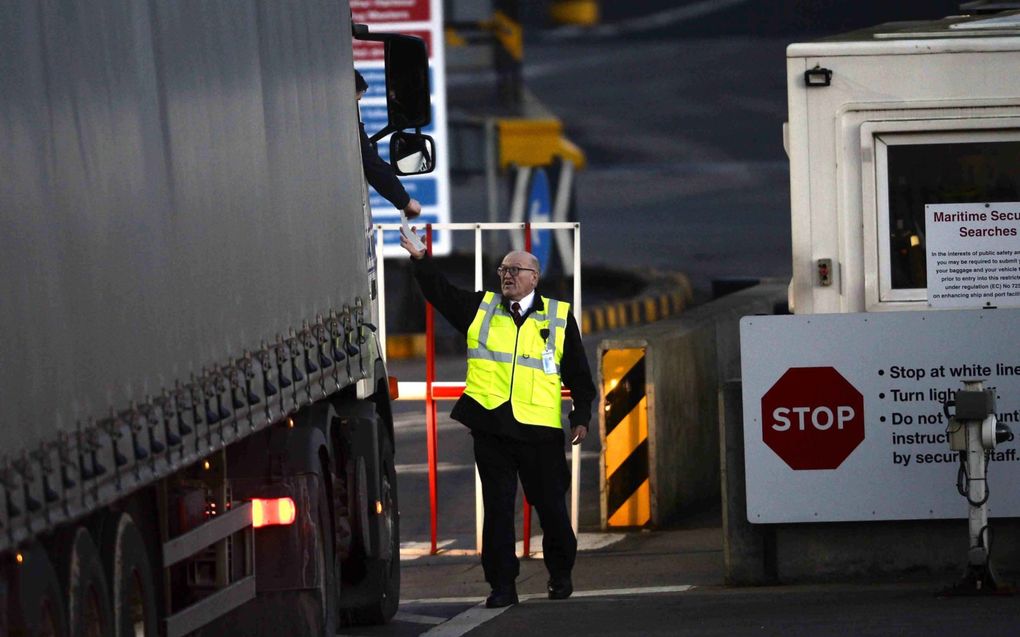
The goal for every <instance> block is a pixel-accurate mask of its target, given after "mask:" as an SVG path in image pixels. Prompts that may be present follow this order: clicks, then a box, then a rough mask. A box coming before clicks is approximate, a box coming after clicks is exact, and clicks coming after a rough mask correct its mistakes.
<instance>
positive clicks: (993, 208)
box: [924, 202, 1020, 308]
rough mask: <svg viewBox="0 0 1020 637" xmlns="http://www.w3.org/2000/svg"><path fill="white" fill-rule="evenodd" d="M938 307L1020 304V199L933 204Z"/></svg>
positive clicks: (933, 289) (931, 243)
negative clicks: (999, 201) (1017, 200)
mask: <svg viewBox="0 0 1020 637" xmlns="http://www.w3.org/2000/svg"><path fill="white" fill-rule="evenodd" d="M924 216H925V251H926V253H927V268H928V304H929V305H931V306H932V307H947V308H981V307H1017V306H1020V203H1016V202H1011V203H960V204H927V205H926V206H925V207H924Z"/></svg>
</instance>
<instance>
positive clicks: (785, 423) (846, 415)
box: [761, 367, 864, 471]
mask: <svg viewBox="0 0 1020 637" xmlns="http://www.w3.org/2000/svg"><path fill="white" fill-rule="evenodd" d="M761 417H762V418H761V425H762V441H764V443H765V444H766V445H768V446H769V448H770V449H772V451H775V452H776V455H778V456H779V457H780V458H782V459H783V461H784V462H786V464H788V465H790V468H791V469H794V470H797V471H800V470H804V469H835V468H836V467H838V466H839V465H840V464H842V462H843V461H844V460H846V459H847V457H848V456H849V455H850V453H851V452H852V451H853V450H854V449H856V448H857V445H859V444H861V441H862V440H864V398H863V397H862V396H861V393H860V392H859V391H857V389H856V388H854V386H853V385H851V384H850V383H849V382H847V380H846V379H845V378H843V376H841V375H840V373H839V372H837V371H836V370H835V369H833V368H832V367H792V368H790V369H788V370H787V371H786V373H785V374H783V375H782V376H781V377H780V378H779V380H777V381H776V384H775V385H773V386H772V388H771V389H769V390H768V391H767V392H765V394H764V395H763V396H762V397H761Z"/></svg>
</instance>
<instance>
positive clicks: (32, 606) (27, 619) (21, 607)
mask: <svg viewBox="0 0 1020 637" xmlns="http://www.w3.org/2000/svg"><path fill="white" fill-rule="evenodd" d="M21 556H22V562H21V564H19V565H17V566H14V567H13V568H14V569H16V570H15V571H14V573H13V574H12V577H11V579H10V581H11V583H12V584H13V590H12V593H13V596H12V598H11V601H12V605H11V606H12V608H11V610H12V611H13V613H12V617H11V621H12V622H13V626H12V628H13V630H14V632H13V634H15V635H18V634H24V635H28V636H29V637H66V635H67V616H66V615H65V614H64V596H63V594H62V593H61V592H60V580H59V579H58V578H57V572H56V571H55V570H54V569H53V564H52V563H51V562H50V558H49V557H48V556H47V555H46V550H45V549H43V547H42V546H40V545H38V544H36V545H33V546H32V547H31V548H29V549H28V550H26V551H23V552H22V553H21ZM19 631H20V632H19Z"/></svg>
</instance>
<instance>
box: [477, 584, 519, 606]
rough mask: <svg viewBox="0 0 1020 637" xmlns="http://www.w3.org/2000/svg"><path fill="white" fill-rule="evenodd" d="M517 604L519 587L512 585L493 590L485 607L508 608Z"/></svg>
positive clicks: (487, 598)
mask: <svg viewBox="0 0 1020 637" xmlns="http://www.w3.org/2000/svg"><path fill="white" fill-rule="evenodd" d="M517 602H518V600H517V587H516V586H514V585H513V584H511V585H510V586H506V587H504V586H500V587H499V588H494V589H492V593H490V594H489V596H488V597H486V598H485V607H486V608H506V607H507V606H513V605H514V604H516V603H517Z"/></svg>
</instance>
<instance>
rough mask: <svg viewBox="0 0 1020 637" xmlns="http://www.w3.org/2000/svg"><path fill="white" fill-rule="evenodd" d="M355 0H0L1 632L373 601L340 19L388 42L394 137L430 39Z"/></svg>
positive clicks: (393, 596) (302, 621)
mask: <svg viewBox="0 0 1020 637" xmlns="http://www.w3.org/2000/svg"><path fill="white" fill-rule="evenodd" d="M350 15H351V14H350V9H349V7H348V5H347V3H346V2H337V1H328V0H310V1H307V2H271V1H259V0H242V1H236V0H229V1H213V2H176V1H174V2H171V1H163V0H154V1H151V2H133V1H128V0H68V1H60V2H56V1H53V2H50V1H46V2H37V1H36V0H15V1H13V2H6V3H4V5H3V7H2V8H0V332H2V333H3V335H4V336H3V338H2V339H0V343H2V344H0V404H2V405H3V412H2V415H0V634H11V635H117V636H121V635H136V634H137V635H147V636H154V635H166V636H174V635H184V634H189V633H194V632H205V633H206V634H236V635H242V634H244V635H249V634H251V635H254V634H281V630H282V631H284V633H286V634H297V633H300V634H321V635H329V636H330V637H332V635H334V634H335V632H336V630H335V629H336V625H337V622H338V621H339V620H340V619H341V618H342V617H344V616H349V617H353V618H354V619H356V620H362V621H368V622H381V621H385V620H387V619H388V618H389V617H391V616H392V615H393V614H394V612H395V611H396V607H397V603H398V599H399V574H400V571H399V530H398V527H399V517H398V510H397V492H396V475H395V468H394V462H393V452H394V448H393V444H394V439H393V425H392V419H391V413H390V389H389V383H388V381H387V375H386V370H385V367H384V365H383V361H382V358H381V356H380V351H379V345H378V341H377V339H376V336H375V327H374V326H373V323H374V322H375V319H374V318H373V316H374V313H375V309H374V308H375V281H374V267H375V263H374V259H375V254H374V250H373V243H372V242H371V236H370V227H371V226H370V224H369V213H368V204H367V194H366V186H365V183H364V176H363V171H362V164H361V154H360V144H359V139H358V135H359V132H358V110H357V104H356V100H355V93H354V75H353V65H352V33H357V37H362V38H365V39H372V40H376V41H379V42H381V43H382V46H383V47H384V49H385V58H386V64H387V71H386V72H387V87H388V91H387V96H388V98H389V104H388V112H389V115H390V121H391V122H399V123H400V128H401V129H404V128H409V129H413V130H415V131H416V132H408V133H403V134H402V137H401V139H402V140H403V141H404V142H405V143H406V142H408V140H410V141H411V142H414V141H416V140H417V141H421V140H423V139H427V138H424V136H421V135H420V128H421V127H422V126H424V125H426V124H427V123H428V117H429V115H428V110H429V104H428V97H427V96H428V69H427V64H428V61H427V56H426V51H425V45H424V43H423V42H422V41H421V40H420V39H417V38H410V37H407V36H399V35H385V34H368V33H367V31H366V30H365V29H364V28H363V27H358V25H352V23H351V18H350ZM401 92H403V93H404V95H401ZM402 97H403V98H410V97H414V98H415V99H401V98H402ZM407 104H410V105H412V106H410V107H408V106H404V105H407ZM410 109H416V110H410ZM389 128H392V127H389ZM390 132H392V131H390ZM409 145H410V146H412V147H413V146H415V144H413V143H412V144H409ZM426 163H427V162H426ZM425 169H427V168H425Z"/></svg>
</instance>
